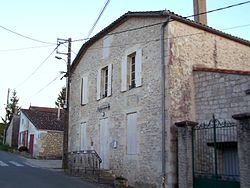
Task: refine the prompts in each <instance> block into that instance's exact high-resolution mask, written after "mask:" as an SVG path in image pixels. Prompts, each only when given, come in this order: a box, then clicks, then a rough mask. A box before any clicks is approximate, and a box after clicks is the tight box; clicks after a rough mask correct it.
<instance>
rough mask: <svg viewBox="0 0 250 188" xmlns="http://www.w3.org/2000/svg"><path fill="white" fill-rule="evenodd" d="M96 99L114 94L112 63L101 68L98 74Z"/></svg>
mask: <svg viewBox="0 0 250 188" xmlns="http://www.w3.org/2000/svg"><path fill="white" fill-rule="evenodd" d="M96 85H97V89H96V99H97V100H100V99H101V98H105V97H109V96H111V94H112V64H109V65H108V66H106V67H104V68H102V69H99V70H98V74H97V83H96Z"/></svg>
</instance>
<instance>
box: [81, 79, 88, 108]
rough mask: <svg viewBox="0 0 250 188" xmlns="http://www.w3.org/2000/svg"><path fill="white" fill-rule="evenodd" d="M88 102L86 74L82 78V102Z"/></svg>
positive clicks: (83, 103)
mask: <svg viewBox="0 0 250 188" xmlns="http://www.w3.org/2000/svg"><path fill="white" fill-rule="evenodd" d="M87 103H88V77H87V76H84V77H83V78H82V85H81V104H82V105H85V104H87Z"/></svg>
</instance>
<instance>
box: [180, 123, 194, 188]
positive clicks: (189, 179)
mask: <svg viewBox="0 0 250 188" xmlns="http://www.w3.org/2000/svg"><path fill="white" fill-rule="evenodd" d="M197 124H198V123H196V122H192V121H182V122H177V123H175V125H176V126H177V127H178V152H177V158H178V185H179V188H192V187H193V162H192V127H194V126H195V125H197Z"/></svg>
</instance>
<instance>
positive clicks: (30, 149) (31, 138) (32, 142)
mask: <svg viewBox="0 0 250 188" xmlns="http://www.w3.org/2000/svg"><path fill="white" fill-rule="evenodd" d="M33 147H34V134H30V143H29V153H30V154H31V155H32V156H33Z"/></svg>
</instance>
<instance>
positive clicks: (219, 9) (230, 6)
mask: <svg viewBox="0 0 250 188" xmlns="http://www.w3.org/2000/svg"><path fill="white" fill-rule="evenodd" d="M247 3H250V1H245V2H242V3H237V4H233V5H229V6H226V7H221V8H217V9H213V10H210V11H207V12H202V13H199V14H193V15H190V16H186V17H183V18H184V19H187V18H190V17H194V16H199V15H202V14H208V13H212V12H216V11H221V10H224V9H228V8H232V7H236V6H240V5H244V4H247ZM172 21H174V20H170V21H169V22H172ZM162 23H163V22H158V23H155V24H150V25H145V26H141V27H136V28H132V29H127V30H123V31H118V32H113V33H110V34H108V35H115V34H120V33H125V32H129V31H134V30H139V29H143V28H147V27H153V26H155V25H160V24H162Z"/></svg>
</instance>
